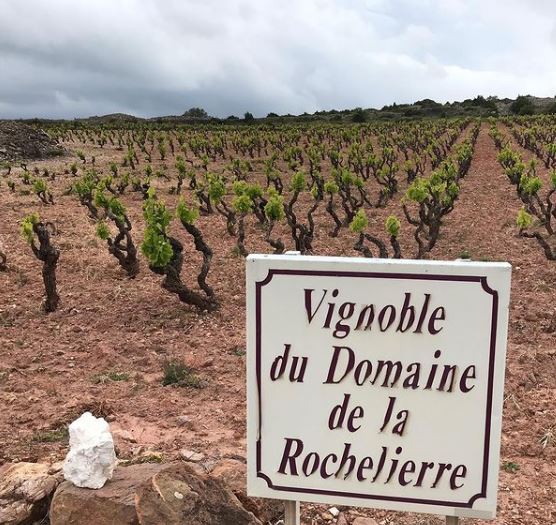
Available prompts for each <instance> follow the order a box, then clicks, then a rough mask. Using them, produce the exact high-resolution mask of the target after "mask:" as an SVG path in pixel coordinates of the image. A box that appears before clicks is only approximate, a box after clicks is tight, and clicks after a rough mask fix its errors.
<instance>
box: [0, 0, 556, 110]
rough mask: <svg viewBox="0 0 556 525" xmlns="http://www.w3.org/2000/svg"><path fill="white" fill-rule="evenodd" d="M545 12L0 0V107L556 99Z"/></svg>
mask: <svg viewBox="0 0 556 525" xmlns="http://www.w3.org/2000/svg"><path fill="white" fill-rule="evenodd" d="M555 15H556V4H554V3H553V2H551V1H548V0H546V1H545V0H531V1H530V2H522V1H520V0H508V1H507V2H505V3H504V7H503V8H501V7H500V3H499V2H495V1H494V0H366V1H356V0H296V1H295V2H275V1H273V0H204V1H203V2H196V1H194V0H165V1H164V2H160V1H156V0H121V1H119V2H113V1H112V0H94V1H93V0H81V1H80V2H75V1H70V0H49V1H48V2H44V1H42V0H26V1H25V2H21V0H3V1H2V2H0V71H2V76H1V77H0V117H4V118H12V117H33V116H41V117H66V118H73V117H78V116H88V115H91V114H104V113H109V112H119V111H121V112H128V113H133V114H136V115H140V116H155V115H163V114H180V113H182V112H183V111H185V110H186V109H187V108H189V107H191V106H201V107H204V108H205V109H206V110H207V111H208V112H209V113H211V114H214V115H218V116H227V115H229V114H236V115H241V114H243V113H244V112H245V111H251V112H252V113H254V114H255V115H265V114H266V113H268V112H270V111H274V112H277V113H288V112H289V113H301V112H303V111H309V112H311V111H315V110H321V109H332V108H336V109H341V108H351V107H355V106H362V107H380V106H382V105H384V104H389V103H392V102H411V101H414V100H417V99H422V98H433V99H435V100H438V101H446V100H455V99H462V98H467V97H472V96H475V95H477V94H483V95H490V94H496V95H500V96H515V95H517V94H520V93H530V94H536V95H539V96H554V95H556V73H555V72H554V68H553V67H552V65H553V58H552V57H553V56H554V52H555V51H556V50H555V47H556V38H555V34H556V31H555V26H554V20H556V16H555ZM527 28H534V30H532V29H527Z"/></svg>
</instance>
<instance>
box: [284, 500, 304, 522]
mask: <svg viewBox="0 0 556 525" xmlns="http://www.w3.org/2000/svg"><path fill="white" fill-rule="evenodd" d="M284 506H285V511H284V517H285V520H284V525H300V524H301V512H300V508H299V501H285V502H284Z"/></svg>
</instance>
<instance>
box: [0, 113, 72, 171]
mask: <svg viewBox="0 0 556 525" xmlns="http://www.w3.org/2000/svg"><path fill="white" fill-rule="evenodd" d="M64 153H65V151H64V149H63V148H62V147H61V146H60V145H59V144H58V143H57V142H56V141H55V140H54V139H51V138H50V137H49V136H48V135H47V134H46V133H45V132H44V131H41V130H39V129H36V128H34V127H32V126H29V125H27V124H22V123H20V122H11V121H2V122H0V162H4V161H6V162H11V161H15V160H22V159H34V160H38V159H45V158H48V157H55V156H59V155H63V154H64Z"/></svg>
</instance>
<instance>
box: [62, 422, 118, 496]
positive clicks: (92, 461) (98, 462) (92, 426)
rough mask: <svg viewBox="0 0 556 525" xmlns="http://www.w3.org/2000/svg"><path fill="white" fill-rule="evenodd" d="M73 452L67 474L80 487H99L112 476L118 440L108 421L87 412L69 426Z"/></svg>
mask: <svg viewBox="0 0 556 525" xmlns="http://www.w3.org/2000/svg"><path fill="white" fill-rule="evenodd" d="M69 436H70V451H69V452H68V455H67V456H66V460H65V462H64V476H65V478H66V480H68V481H71V482H72V483H74V484H75V485H77V486H78V487H84V488H90V489H99V488H101V487H102V486H104V484H105V483H106V481H107V480H109V479H110V478H111V477H112V474H113V472H114V466H115V465H116V453H115V451H114V440H113V439H112V434H110V429H109V427H108V423H107V422H106V421H105V420H104V419H103V418H96V417H95V416H93V415H92V414H91V413H90V412H85V413H84V414H83V415H82V416H80V417H79V418H78V419H76V420H75V421H74V422H73V423H72V424H71V425H70V426H69Z"/></svg>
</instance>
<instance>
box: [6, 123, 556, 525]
mask: <svg viewBox="0 0 556 525" xmlns="http://www.w3.org/2000/svg"><path fill="white" fill-rule="evenodd" d="M66 146H68V147H70V148H73V149H83V150H84V151H85V152H86V155H87V157H88V158H90V156H91V155H92V154H94V155H95V156H96V158H97V165H98V166H99V167H100V168H104V170H105V171H106V172H107V171H108V163H109V162H110V161H112V160H119V159H120V157H121V153H120V152H117V151H115V150H109V149H108V147H107V146H105V148H103V149H100V148H96V147H95V148H93V147H91V146H90V145H89V146H87V145H79V144H67V145H66ZM496 155H497V152H496V150H495V148H494V144H493V142H492V141H491V139H490V138H489V136H488V128H487V127H486V126H484V127H483V128H482V130H481V133H480V135H479V138H478V141H477V144H476V149H475V154H474V157H473V162H472V165H471V169H470V171H469V173H468V174H467V176H466V178H465V179H464V181H463V183H462V187H461V195H460V198H459V200H458V202H457V204H456V207H455V209H454V211H453V212H452V213H451V214H450V215H449V216H448V218H447V219H446V224H445V227H444V229H443V232H442V236H441V239H440V240H439V243H438V246H437V247H436V248H435V249H434V250H433V252H432V254H431V256H432V257H433V258H435V259H454V258H457V257H459V256H460V255H461V254H462V253H464V252H465V251H467V252H469V253H470V255H471V257H472V258H473V259H476V260H507V261H509V262H511V263H512V265H513V283H512V301H511V314H510V332H509V347H508V359H507V379H506V391H505V404H504V427H503V436H502V452H501V464H504V463H506V464H507V463H508V462H511V463H514V464H516V465H517V466H518V468H519V470H517V471H516V472H513V473H512V472H506V471H505V470H504V469H501V472H500V492H499V516H498V518H497V519H496V520H495V521H494V522H490V523H495V524H500V525H502V524H504V525H518V524H519V525H521V524H531V525H533V524H538V525H540V524H542V525H546V524H553V523H556V446H555V445H556V436H554V433H555V432H556V404H555V402H554V400H555V396H556V333H555V332H554V328H555V325H556V304H555V297H556V292H555V284H556V265H555V264H554V263H553V262H552V263H551V262H549V261H547V260H546V259H544V257H543V254H542V251H541V250H540V248H539V247H538V246H537V245H536V244H535V241H534V240H524V239H521V238H519V237H517V236H516V228H515V227H514V224H515V216H516V213H517V211H518V210H519V208H520V202H519V200H518V198H517V197H516V195H515V190H514V188H513V187H512V186H511V185H510V184H509V182H508V181H507V180H506V178H505V175H504V174H503V172H502V170H501V168H500V166H499V165H498V163H497V160H496ZM72 161H73V159H72V160H68V159H56V160H50V161H43V162H37V163H33V164H30V169H31V168H32V167H34V166H35V165H37V166H39V167H40V168H43V167H47V168H48V169H49V171H55V172H57V173H59V174H60V175H58V177H57V180H56V181H55V182H53V183H51V186H52V189H53V193H54V196H55V200H56V204H55V205H54V206H44V205H40V204H39V203H38V199H37V198H36V196H35V195H33V194H30V195H21V194H19V193H15V194H12V193H9V192H8V190H7V189H6V186H5V183H3V184H2V187H1V188H0V210H1V211H0V213H1V217H2V220H1V221H0V240H1V241H2V242H3V244H4V246H5V248H6V251H7V253H8V265H9V268H8V271H7V272H3V273H0V290H1V296H0V356H1V362H0V403H1V406H2V407H3V410H2V412H1V414H0V464H1V463H3V462H8V461H23V460H26V461H42V460H55V459H61V458H63V457H64V455H65V452H66V447H67V443H66V442H64V441H61V442H53V443H45V442H44V434H41V433H44V432H45V431H48V430H53V429H57V428H60V427H63V426H64V425H66V424H68V423H69V422H71V421H72V420H73V419H74V418H75V417H77V416H78V415H80V414H81V413H82V412H83V411H84V410H87V409H89V410H92V411H93V412H94V413H96V414H102V415H105V416H107V417H108V419H109V420H111V421H113V424H114V427H115V428H118V429H122V430H123V431H126V432H129V433H130V434H131V436H132V437H133V440H132V441H135V443H134V442H131V441H130V440H129V439H128V440H127V441H126V440H118V443H119V455H120V457H124V458H132V457H133V455H134V454H136V453H137V450H134V449H137V448H138V447H143V448H144V449H150V450H155V451H158V452H162V454H163V455H164V458H165V459H171V458H173V457H175V456H176V455H177V452H178V450H179V449H180V448H182V447H185V448H188V449H194V450H197V451H201V452H205V453H207V454H209V455H211V454H212V455H214V454H219V455H226V454H229V455H233V454H240V455H244V454H245V357H244V356H243V350H244V348H245V328H244V324H245V299H244V261H243V259H242V258H240V257H237V256H236V255H234V254H233V247H234V244H235V242H234V239H233V238H231V237H229V236H227V235H226V233H225V227H224V222H223V220H222V218H221V217H216V216H210V217H201V219H200V226H201V229H202V231H203V232H205V235H206V238H207V240H208V242H209V244H210V245H211V247H212V248H213V250H214V253H215V257H214V261H213V266H212V270H211V273H210V274H209V279H208V280H209V282H210V283H211V284H212V285H213V286H214V288H215V291H216V293H217V295H218V297H219V298H220V299H221V303H222V307H221V309H220V310H219V311H217V312H216V313H214V314H210V315H202V314H198V313H196V312H195V311H194V310H193V309H191V308H189V307H187V306H185V305H183V304H180V303H179V302H178V301H177V300H176V298H175V297H174V296H172V295H170V294H168V293H167V292H165V291H164V290H162V289H161V287H160V277H159V276H156V275H154V274H153V273H151V272H150V271H149V270H148V268H147V266H146V263H145V261H144V259H142V260H141V272H140V274H139V276H138V277H137V279H135V280H134V281H128V280H127V279H126V278H125V276H124V274H123V272H122V271H121V270H120V269H119V267H118V266H117V265H116V263H115V260H114V259H113V258H112V257H111V256H110V255H109V254H108V252H107V250H106V247H105V246H104V245H103V243H102V242H101V241H100V240H99V239H98V238H97V237H96V236H95V228H94V225H93V224H91V222H90V221H89V220H88V219H87V216H86V213H85V210H84V209H83V208H82V207H81V206H80V205H79V204H78V202H77V201H76V199H75V198H74V197H71V196H63V195H62V193H63V191H64V190H65V189H66V188H67V186H68V185H69V183H70V180H71V176H67V175H62V174H61V173H63V170H64V168H65V167H67V166H68V165H69V163H71V162H72ZM158 162H159V161H158ZM166 164H167V165H168V166H170V167H172V166H173V160H172V161H167V162H166ZM254 164H255V166H256V171H258V172H259V173H261V172H262V165H261V163H260V162H255V163H254ZM540 169H542V167H540ZM168 184H169V183H162V184H160V186H161V187H164V188H166V189H161V190H160V195H161V197H163V198H164V200H165V201H166V202H167V203H168V204H169V205H170V206H171V207H173V205H174V204H175V200H176V199H175V197H173V196H170V195H168V192H167V191H166V190H167V187H168ZM404 188H405V185H403V187H402V188H401V190H403V189H404ZM123 201H124V203H125V205H126V206H127V208H128V210H129V215H130V218H131V221H132V223H133V225H134V231H133V234H134V238H135V240H136V242H137V244H139V241H140V239H141V234H142V222H143V221H142V217H141V198H140V195H139V194H137V193H126V195H125V196H124V198H123ZM37 210H38V211H39V212H40V214H41V216H43V217H44V218H46V219H48V220H51V221H53V222H55V223H56V225H57V228H58V235H57V236H56V237H55V242H56V243H57V245H58V246H59V247H60V249H61V257H60V263H59V269H58V282H59V292H60V295H61V298H62V306H61V308H60V309H59V310H58V311H57V312H55V313H53V314H49V315H46V314H44V313H42V311H41V309H40V302H41V295H42V282H41V276H40V266H39V263H38V261H37V260H35V259H34V258H33V256H32V254H31V251H30V249H29V247H28V246H27V245H26V244H25V243H24V241H23V240H22V239H21V238H20V236H19V233H18V222H19V221H20V220H21V218H22V217H23V216H24V215H26V214H27V213H30V212H33V211H37ZM394 212H395V213H397V214H399V215H400V216H401V212H400V201H399V198H396V199H394V200H393V201H392V202H391V203H389V205H388V207H387V208H386V209H385V210H379V211H373V212H371V213H370V216H371V217H372V220H371V225H372V224H375V225H376V226H377V230H381V229H382V224H383V221H384V217H386V216H387V215H388V214H390V213H394ZM375 219H376V223H375V222H374V220H375ZM317 224H319V225H321V227H320V228H318V229H317V236H316V239H315V242H314V248H315V254H320V255H346V256H349V255H356V252H354V251H353V249H352V246H353V244H354V242H355V239H354V237H353V234H351V232H349V231H346V229H343V230H342V232H341V234H340V236H339V237H338V238H336V239H331V238H330V237H329V236H328V235H327V234H326V232H327V230H328V229H329V228H330V226H331V221H330V218H329V217H327V216H326V215H325V214H324V212H323V210H322V209H321V210H319V212H318V213H317ZM404 224H405V223H404V222H403V221H402V227H403V225H404ZM248 230H249V231H248V233H249V234H248V236H247V240H246V244H247V248H248V249H249V250H250V251H252V252H268V251H269V246H268V245H267V244H266V243H264V241H263V240H262V232H261V231H260V230H259V229H258V228H256V227H255V226H254V224H250V225H249V229H248ZM173 232H174V233H175V235H176V236H177V237H178V238H180V239H181V240H182V241H183V242H184V243H185V245H186V247H187V248H186V250H187V253H188V254H189V255H188V257H190V258H189V259H187V260H186V264H185V265H184V271H183V276H184V279H185V280H186V281H188V282H189V283H195V278H196V273H195V270H196V268H198V263H199V258H198V256H197V255H196V253H195V251H194V250H193V248H192V246H191V242H190V239H188V238H187V237H186V236H185V235H184V234H183V232H182V231H181V230H180V228H179V227H178V225H176V224H174V226H173ZM283 238H284V239H286V237H285V236H284V237H283ZM402 246H404V248H405V249H406V252H407V253H408V255H409V254H412V253H413V251H414V248H411V251H409V247H410V246H411V244H410V236H409V232H406V233H405V236H403V237H402ZM173 358H179V359H183V360H184V361H185V362H186V363H188V364H190V365H191V366H193V367H194V368H195V369H196V370H197V374H198V375H199V376H200V377H201V378H203V379H205V380H206V388H203V389H191V388H172V387H164V386H162V383H161V376H162V372H161V367H162V364H163V363H164V362H165V361H166V360H168V359H173ZM108 371H119V372H125V373H128V374H129V375H130V379H129V380H128V381H118V382H114V381H107V382H104V383H103V382H101V383H98V382H97V381H96V380H95V378H96V377H98V376H99V375H101V374H105V373H106V372H108ZM181 416H187V417H188V418H189V423H187V424H185V425H183V424H181V423H182V422H183V418H181ZM543 437H544V438H545V440H547V442H545V446H543ZM128 438H129V435H128ZM325 510H326V507H323V506H314V505H305V506H304V510H303V512H304V514H303V516H304V520H306V523H314V524H318V523H324V522H325V519H324V518H323V517H321V514H322V513H324V512H325ZM348 515H350V516H356V515H362V516H363V515H368V516H373V517H374V518H375V519H376V520H377V521H378V522H379V523H381V524H389V523H397V524H408V525H409V524H425V523H428V524H435V523H438V524H440V523H443V521H442V520H440V519H439V518H431V517H429V516H424V515H416V514H401V513H389V512H382V511H370V510H364V509H353V510H350V511H349V513H348ZM472 522H473V523H477V524H478V523H481V522H480V521H472V520H463V521H462V523H464V524H467V523H472ZM485 523H486V522H485Z"/></svg>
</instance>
